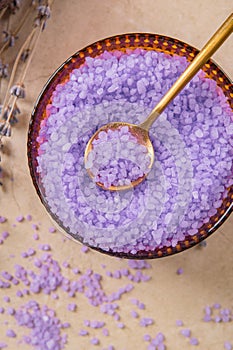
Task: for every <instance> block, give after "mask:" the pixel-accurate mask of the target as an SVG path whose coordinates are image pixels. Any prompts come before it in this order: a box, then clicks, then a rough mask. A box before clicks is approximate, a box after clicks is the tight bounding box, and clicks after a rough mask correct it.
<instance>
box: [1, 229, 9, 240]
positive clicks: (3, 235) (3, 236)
mask: <svg viewBox="0 0 233 350" xmlns="http://www.w3.org/2000/svg"><path fill="white" fill-rule="evenodd" d="M9 236H10V234H9V232H7V231H3V232H2V238H3V239H4V240H5V239H7V237H9Z"/></svg>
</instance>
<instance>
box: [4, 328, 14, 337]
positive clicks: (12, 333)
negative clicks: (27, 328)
mask: <svg viewBox="0 0 233 350" xmlns="http://www.w3.org/2000/svg"><path fill="white" fill-rule="evenodd" d="M6 336H7V337H9V338H15V337H16V333H15V331H14V330H13V329H8V330H7V331H6Z"/></svg>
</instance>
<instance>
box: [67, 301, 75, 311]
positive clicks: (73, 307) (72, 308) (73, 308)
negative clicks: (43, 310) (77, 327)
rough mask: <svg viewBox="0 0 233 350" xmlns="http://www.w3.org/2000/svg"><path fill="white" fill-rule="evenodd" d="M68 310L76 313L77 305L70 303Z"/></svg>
mask: <svg viewBox="0 0 233 350" xmlns="http://www.w3.org/2000/svg"><path fill="white" fill-rule="evenodd" d="M67 309H68V310H69V311H76V309H77V305H76V304H75V303H70V304H68V306H67Z"/></svg>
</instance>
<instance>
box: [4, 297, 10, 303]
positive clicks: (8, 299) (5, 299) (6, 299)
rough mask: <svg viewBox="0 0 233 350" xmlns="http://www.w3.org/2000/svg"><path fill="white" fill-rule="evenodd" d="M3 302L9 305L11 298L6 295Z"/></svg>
mask: <svg viewBox="0 0 233 350" xmlns="http://www.w3.org/2000/svg"><path fill="white" fill-rule="evenodd" d="M3 300H4V301H5V302H6V303H9V302H10V301H11V299H10V297H9V296H8V295H5V296H4V297H3Z"/></svg>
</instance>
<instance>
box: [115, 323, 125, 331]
mask: <svg viewBox="0 0 233 350" xmlns="http://www.w3.org/2000/svg"><path fill="white" fill-rule="evenodd" d="M117 327H118V328H121V329H124V328H125V325H124V323H122V322H118V323H117Z"/></svg>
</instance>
